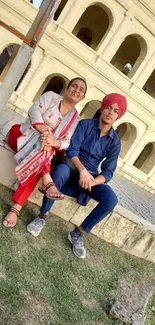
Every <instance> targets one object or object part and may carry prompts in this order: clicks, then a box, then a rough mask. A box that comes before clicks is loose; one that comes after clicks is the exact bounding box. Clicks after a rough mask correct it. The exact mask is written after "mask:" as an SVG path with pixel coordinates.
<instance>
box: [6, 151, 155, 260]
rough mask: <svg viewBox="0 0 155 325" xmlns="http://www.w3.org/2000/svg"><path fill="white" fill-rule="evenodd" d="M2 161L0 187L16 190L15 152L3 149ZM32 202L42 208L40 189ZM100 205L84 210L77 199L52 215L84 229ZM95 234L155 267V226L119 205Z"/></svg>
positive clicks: (60, 205)
mask: <svg viewBox="0 0 155 325" xmlns="http://www.w3.org/2000/svg"><path fill="white" fill-rule="evenodd" d="M0 160H1V168H0V183H1V184H3V185H5V186H7V187H9V188H12V189H15V184H16V183H17V181H16V175H15V172H14V169H15V166H16V163H15V161H14V158H13V152H11V151H9V150H6V149H5V148H4V147H0ZM16 185H17V184H16ZM30 201H31V202H33V203H35V204H37V205H39V206H40V205H41V202H42V195H41V194H40V193H39V191H38V189H37V188H36V189H35V191H34V193H33V195H32V196H31V197H30ZM96 204H97V203H96V202H95V201H93V200H91V201H90V202H89V203H88V205H87V206H86V207H83V206H80V205H79V204H77V202H76V200H75V199H73V198H70V197H66V198H65V200H64V201H63V200H62V201H59V202H55V204H54V207H53V209H52V212H53V213H54V214H55V215H57V216H59V217H61V218H63V219H64V220H67V221H70V222H72V223H74V224H75V225H80V223H81V222H82V220H83V219H84V218H85V216H87V214H89V212H90V211H91V210H92V208H94V207H95V206H96ZM92 233H93V234H94V235H96V236H98V237H100V238H102V239H103V240H105V241H107V242H109V243H111V244H113V245H115V246H116V247H118V248H120V249H121V250H123V251H125V252H128V253H130V254H132V255H136V256H138V257H141V258H144V259H147V260H149V261H152V262H154V263H155V225H153V224H151V223H150V222H148V221H147V220H144V219H142V218H140V217H139V216H137V215H136V214H134V213H132V212H130V211H129V210H127V209H125V208H123V207H122V206H120V205H117V207H116V208H115V210H114V211H113V212H112V213H111V214H109V215H108V216H107V217H106V218H105V219H104V220H102V221H101V222H100V223H99V224H98V225H97V226H95V227H94V228H93V230H92Z"/></svg>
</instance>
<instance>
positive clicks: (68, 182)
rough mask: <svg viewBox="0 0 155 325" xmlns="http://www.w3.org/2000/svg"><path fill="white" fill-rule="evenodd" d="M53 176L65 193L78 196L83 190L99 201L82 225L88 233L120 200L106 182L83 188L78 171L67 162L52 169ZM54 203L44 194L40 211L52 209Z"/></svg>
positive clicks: (58, 187)
mask: <svg viewBox="0 0 155 325" xmlns="http://www.w3.org/2000/svg"><path fill="white" fill-rule="evenodd" d="M51 176H52V178H53V181H54V183H55V185H56V187H57V189H58V190H59V191H61V192H62V193H63V194H66V195H69V196H72V197H75V198H77V197H78V195H79V192H80V191H82V192H83V193H85V194H87V195H88V196H89V197H90V198H92V199H94V200H96V201H97V202H99V203H98V205H97V206H96V207H95V208H94V209H93V210H92V211H91V213H90V214H89V215H88V216H87V217H86V218H85V219H84V221H83V222H82V224H81V227H82V228H83V229H84V231H85V232H87V233H88V232H90V230H91V229H92V228H93V227H94V226H95V225H96V224H97V223H99V222H100V221H101V220H102V219H104V218H105V217H106V216H107V215H108V214H109V213H110V212H111V211H112V210H113V209H114V207H115V206H116V204H117V202H118V199H117V196H116V194H115V193H114V191H113V190H112V189H111V187H110V186H108V185H106V184H101V185H96V186H94V187H92V189H91V191H90V192H89V191H88V190H83V189H81V188H80V187H79V185H78V173H76V172H71V170H70V168H69V167H68V166H67V165H66V164H60V165H58V166H57V167H56V168H55V169H54V170H53V171H52V175H51ZM53 203H54V200H51V199H48V198H47V197H45V196H44V198H43V204H42V206H41V208H40V212H41V213H43V214H44V213H46V212H48V211H50V209H51V207H52V205H53Z"/></svg>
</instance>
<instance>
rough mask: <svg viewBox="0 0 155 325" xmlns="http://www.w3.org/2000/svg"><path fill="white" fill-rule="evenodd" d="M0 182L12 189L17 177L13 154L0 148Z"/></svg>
mask: <svg viewBox="0 0 155 325" xmlns="http://www.w3.org/2000/svg"><path fill="white" fill-rule="evenodd" d="M0 162H1V168H0V182H1V183H2V184H3V185H5V186H8V187H10V188H12V186H13V184H14V183H15V181H16V179H17V177H16V174H15V167H16V162H15V160H14V157H13V152H11V151H9V150H6V149H5V148H3V147H0Z"/></svg>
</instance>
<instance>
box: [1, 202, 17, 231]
mask: <svg viewBox="0 0 155 325" xmlns="http://www.w3.org/2000/svg"><path fill="white" fill-rule="evenodd" d="M18 217H19V211H18V210H17V209H16V208H14V207H11V208H10V211H9V212H8V214H7V215H6V216H5V217H4V219H3V222H2V224H3V226H4V227H6V228H13V227H14V226H15V225H16V223H17V219H18Z"/></svg>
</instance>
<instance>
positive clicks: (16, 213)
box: [2, 207, 20, 228]
mask: <svg viewBox="0 0 155 325" xmlns="http://www.w3.org/2000/svg"><path fill="white" fill-rule="evenodd" d="M9 212H13V213H14V214H15V215H16V216H17V217H19V216H20V213H19V211H18V210H17V209H16V208H14V207H11V208H10V210H9ZM9 212H8V213H9ZM4 221H5V222H6V224H5V225H4ZM2 225H3V226H4V227H6V228H13V227H14V226H15V225H16V223H15V224H13V225H12V226H9V220H8V219H7V218H6V217H4V218H3V221H2Z"/></svg>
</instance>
